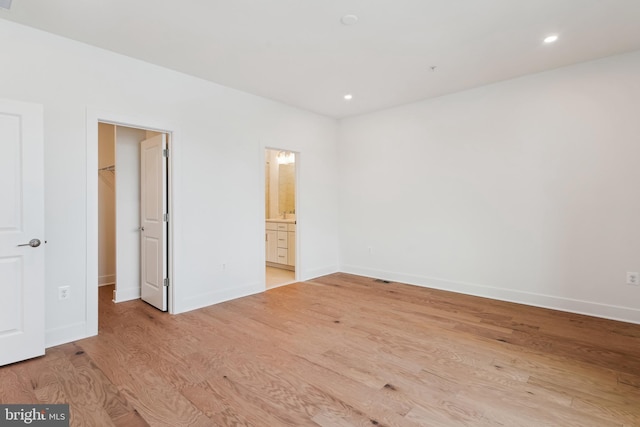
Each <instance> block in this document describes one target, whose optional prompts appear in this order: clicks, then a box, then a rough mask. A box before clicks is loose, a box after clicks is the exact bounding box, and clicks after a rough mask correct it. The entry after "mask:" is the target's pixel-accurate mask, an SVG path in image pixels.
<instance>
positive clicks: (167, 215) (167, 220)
mask: <svg viewBox="0 0 640 427" xmlns="http://www.w3.org/2000/svg"><path fill="white" fill-rule="evenodd" d="M162 220H163V221H164V222H169V213H166V214H163V215H162Z"/></svg>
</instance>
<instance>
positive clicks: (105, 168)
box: [98, 165, 116, 172]
mask: <svg viewBox="0 0 640 427" xmlns="http://www.w3.org/2000/svg"><path fill="white" fill-rule="evenodd" d="M101 171H109V172H115V171H116V165H110V166H105V167H103V168H100V169H98V172H101Z"/></svg>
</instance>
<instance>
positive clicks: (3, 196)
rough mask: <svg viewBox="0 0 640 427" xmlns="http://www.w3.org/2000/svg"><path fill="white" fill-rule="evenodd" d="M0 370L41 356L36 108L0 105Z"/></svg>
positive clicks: (41, 273) (39, 153) (39, 138)
mask: <svg viewBox="0 0 640 427" xmlns="http://www.w3.org/2000/svg"><path fill="white" fill-rule="evenodd" d="M0 151H1V152H2V155H1V156H0V291H1V292H2V298H0V365H6V364H8V363H14V362H17V361H20V360H24V359H28V358H32V357H36V356H40V355H42V354H44V245H43V244H40V245H38V246H35V247H32V246H29V245H28V243H29V241H31V240H32V239H38V240H39V241H40V242H41V243H44V242H43V241H44V175H43V125H42V107H41V106H40V105H35V104H25V103H21V102H15V101H8V100H0Z"/></svg>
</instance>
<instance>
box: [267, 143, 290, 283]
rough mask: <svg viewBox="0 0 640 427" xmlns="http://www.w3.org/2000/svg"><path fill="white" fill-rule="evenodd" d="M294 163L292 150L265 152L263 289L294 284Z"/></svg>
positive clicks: (268, 150) (268, 149)
mask: <svg viewBox="0 0 640 427" xmlns="http://www.w3.org/2000/svg"><path fill="white" fill-rule="evenodd" d="M297 160H298V154H297V153H295V152H292V151H286V150H279V149H271V148H267V149H266V150H265V208H264V209H265V260H266V265H265V270H266V271H265V277H266V288H267V289H270V288H275V287H278V286H283V285H288V284H290V283H294V282H295V281H296V258H297V246H296V231H297V218H296V206H297V199H298V197H297V187H298V185H297V177H298V173H297V166H296V165H297V163H298V162H297Z"/></svg>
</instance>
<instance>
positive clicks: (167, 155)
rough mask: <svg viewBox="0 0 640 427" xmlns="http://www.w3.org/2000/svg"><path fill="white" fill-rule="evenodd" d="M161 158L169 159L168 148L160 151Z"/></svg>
mask: <svg viewBox="0 0 640 427" xmlns="http://www.w3.org/2000/svg"><path fill="white" fill-rule="evenodd" d="M162 157H169V149H168V148H163V149H162Z"/></svg>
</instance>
